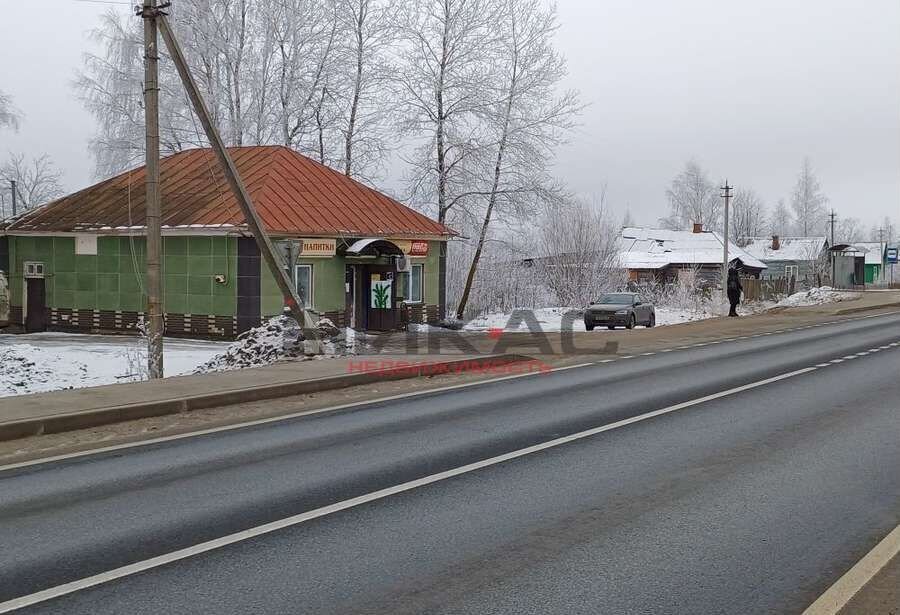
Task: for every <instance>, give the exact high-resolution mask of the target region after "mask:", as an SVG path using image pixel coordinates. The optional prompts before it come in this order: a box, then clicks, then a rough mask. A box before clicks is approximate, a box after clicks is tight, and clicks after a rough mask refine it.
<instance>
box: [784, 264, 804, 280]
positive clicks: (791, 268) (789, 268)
mask: <svg viewBox="0 0 900 615" xmlns="http://www.w3.org/2000/svg"><path fill="white" fill-rule="evenodd" d="M791 272H793V274H794V275H793V276H791ZM784 277H785V278H786V279H788V280H790V279H791V278H792V277H793V278H794V279H795V280H799V279H800V265H785V266H784Z"/></svg>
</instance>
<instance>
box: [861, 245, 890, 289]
mask: <svg viewBox="0 0 900 615" xmlns="http://www.w3.org/2000/svg"><path fill="white" fill-rule="evenodd" d="M853 247H854V248H856V249H857V250H859V251H860V252H863V253H865V255H866V284H872V283H873V282H875V281H877V280H878V279H879V278H881V277H882V273H883V272H884V261H885V259H886V254H885V253H886V252H887V244H886V243H884V242H881V241H861V242H858V243H854V244H853Z"/></svg>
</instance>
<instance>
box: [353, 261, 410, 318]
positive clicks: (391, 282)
mask: <svg viewBox="0 0 900 615" xmlns="http://www.w3.org/2000/svg"><path fill="white" fill-rule="evenodd" d="M362 271H363V284H362V286H363V289H362V290H363V292H362V296H361V297H360V300H361V301H364V302H365V307H364V311H365V315H366V317H365V323H363V324H364V326H365V328H366V329H367V330H369V331H394V330H396V329H397V328H399V326H400V310H399V309H398V308H397V284H396V275H397V274H396V273H395V272H394V268H393V267H387V266H374V265H368V266H366V267H363V268H362Z"/></svg>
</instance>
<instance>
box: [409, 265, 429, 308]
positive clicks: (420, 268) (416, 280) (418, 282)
mask: <svg viewBox="0 0 900 615" xmlns="http://www.w3.org/2000/svg"><path fill="white" fill-rule="evenodd" d="M424 270H425V265H413V266H412V268H411V269H410V270H409V299H408V301H409V302H410V303H422V282H423V272H424Z"/></svg>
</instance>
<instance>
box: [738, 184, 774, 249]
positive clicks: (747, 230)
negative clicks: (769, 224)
mask: <svg viewBox="0 0 900 615" xmlns="http://www.w3.org/2000/svg"><path fill="white" fill-rule="evenodd" d="M730 215H731V231H730V234H731V237H732V238H733V239H734V241H735V243H737V245H739V246H745V245H747V243H749V240H750V239H751V238H752V237H761V236H762V235H764V234H765V229H766V205H765V203H763V200H762V198H760V196H759V194H757V193H756V191H755V190H753V189H752V188H738V189H737V190H736V191H735V194H734V200H733V201H732V203H731V214H730Z"/></svg>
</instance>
